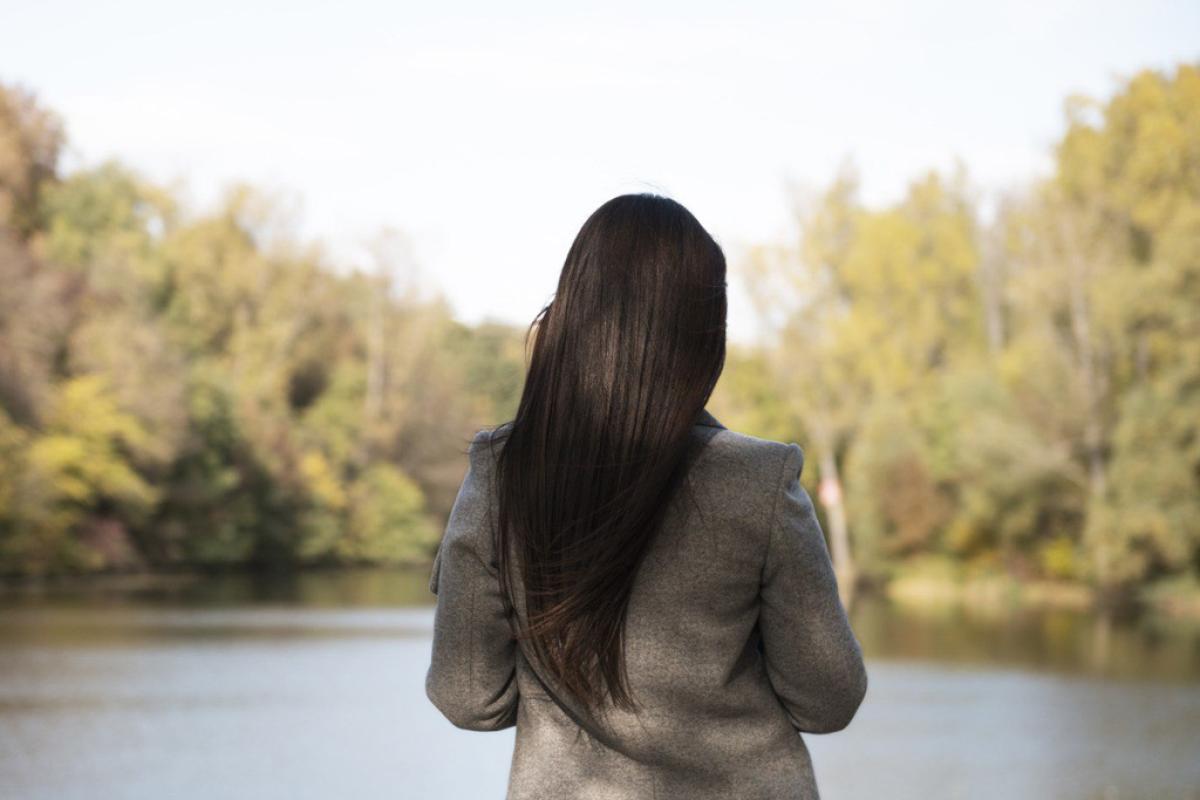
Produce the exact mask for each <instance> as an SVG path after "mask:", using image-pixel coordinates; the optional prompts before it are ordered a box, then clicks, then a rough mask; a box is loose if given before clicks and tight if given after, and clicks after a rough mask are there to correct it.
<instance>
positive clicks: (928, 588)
mask: <svg viewBox="0 0 1200 800" xmlns="http://www.w3.org/2000/svg"><path fill="white" fill-rule="evenodd" d="M431 567H432V561H429V562H408V563H400V564H390V565H369V564H359V565H312V566H303V567H280V568H273V569H264V568H261V567H248V566H243V567H230V568H222V569H203V568H196V567H192V568H185V567H181V568H178V569H167V570H137V571H112V572H92V573H71V574H60V575H47V576H38V577H29V576H19V577H18V576H7V577H0V600H3V599H4V598H6V597H8V598H19V597H23V596H24V597H28V596H30V595H39V594H50V595H54V594H59V593H73V592H88V591H99V592H117V593H121V592H138V591H147V590H156V589H161V590H171V589H179V588H185V587H187V586H188V585H189V584H194V583H204V582H206V581H212V580H246V581H254V580H263V581H267V582H272V581H288V580H296V579H300V578H304V577H309V576H315V575H333V576H343V577H349V576H351V575H353V574H354V573H360V574H362V573H371V574H386V573H395V574H397V575H401V574H404V575H411V574H421V573H427V572H428V570H429V569H430V568H431ZM855 592H856V593H862V594H864V595H873V596H878V597H882V598H884V599H886V600H887V601H889V602H893V603H896V604H897V605H901V606H907V607H910V608H914V609H922V608H924V609H934V608H970V609H973V610H978V611H996V612H1004V611H1011V610H1025V609H1066V610H1072V611H1080V612H1097V611H1100V610H1103V609H1105V608H1113V606H1114V602H1113V599H1112V598H1110V597H1106V596H1105V595H1104V594H1103V593H1101V592H1098V591H1096V590H1095V589H1094V588H1093V587H1091V586H1089V585H1088V584H1085V583H1080V582H1077V581H1052V580H1035V581H1019V580H1017V579H1015V578H1012V577H1010V576H1007V575H1004V574H988V575H981V576H964V575H961V574H956V573H954V572H951V571H942V570H939V571H937V572H933V573H931V572H926V571H923V570H904V569H897V570H895V571H894V572H892V574H891V575H890V577H880V578H878V579H871V578H869V577H864V578H863V579H862V580H861V581H860V582H859V585H858V586H857V587H856V590H855ZM1122 605H1123V606H1124V607H1125V608H1129V607H1131V606H1132V607H1133V608H1134V610H1136V611H1145V612H1149V613H1153V614H1158V615H1162V616H1165V617H1170V618H1176V619H1183V620H1192V621H1200V582H1198V581H1195V580H1191V579H1188V578H1175V579H1172V580H1167V581H1159V582H1156V583H1152V584H1147V585H1145V586H1142V587H1138V588H1137V589H1136V590H1135V591H1134V592H1133V593H1132V594H1131V595H1130V596H1129V597H1128V598H1125V599H1122V600H1120V601H1117V603H1116V606H1117V607H1121V606H1122Z"/></svg>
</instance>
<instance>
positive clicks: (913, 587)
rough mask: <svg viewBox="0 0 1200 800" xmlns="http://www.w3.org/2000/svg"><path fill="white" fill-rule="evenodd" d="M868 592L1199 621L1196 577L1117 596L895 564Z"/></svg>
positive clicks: (953, 568)
mask: <svg viewBox="0 0 1200 800" xmlns="http://www.w3.org/2000/svg"><path fill="white" fill-rule="evenodd" d="M870 584H871V586H870V590H871V591H878V592H879V593H881V594H883V595H884V596H885V597H887V598H888V599H889V600H891V601H893V602H896V603H899V604H901V605H906V606H913V607H933V606H968V607H972V608H978V609H994V610H1003V609H1006V608H1066V609H1072V610H1078V611H1088V610H1097V609H1103V608H1110V609H1115V610H1118V611H1145V612H1149V613H1153V614H1160V615H1163V616H1167V617H1173V618H1182V619H1189V620H1195V621H1200V581H1197V580H1196V579H1195V578H1192V577H1187V576H1184V577H1176V578H1172V579H1168V580H1163V581H1157V582H1155V583H1151V584H1147V585H1145V586H1142V587H1138V588H1136V589H1134V590H1132V591H1130V592H1127V593H1124V594H1122V595H1120V596H1111V595H1105V594H1104V593H1102V592H1099V591H1097V590H1096V589H1095V588H1094V587H1092V586H1090V585H1088V584H1085V583H1081V582H1078V581H1064V580H1058V581H1055V580H1019V579H1017V578H1015V577H1013V576H1011V575H1007V574H1003V573H995V572H989V573H974V574H973V573H971V572H969V571H968V570H966V569H963V568H961V567H958V566H957V565H953V564H945V563H926V564H919V565H910V566H907V567H898V568H896V569H894V570H893V571H892V572H891V573H890V574H888V575H887V576H885V577H884V578H883V579H882V580H877V581H874V582H870Z"/></svg>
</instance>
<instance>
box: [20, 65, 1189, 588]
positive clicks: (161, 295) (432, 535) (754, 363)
mask: <svg viewBox="0 0 1200 800" xmlns="http://www.w3.org/2000/svg"><path fill="white" fill-rule="evenodd" d="M1063 108H1064V114H1063V128H1062V131H1061V135H1060V136H1059V138H1058V140H1057V142H1055V144H1054V148H1053V154H1052V163H1053V169H1052V171H1051V173H1050V174H1047V175H1043V176H1037V177H1035V178H1031V179H1030V180H1029V181H1028V183H1027V184H1026V185H1024V186H1022V188H1021V189H1020V190H1019V191H1010V192H1006V193H1005V194H1004V195H1003V196H1002V197H1000V198H999V199H998V200H997V201H996V202H995V203H994V204H993V207H991V208H990V209H989V213H986V214H985V213H984V208H983V203H982V202H981V200H980V198H979V192H978V191H977V190H976V189H975V188H974V187H973V185H972V183H971V180H970V178H969V175H968V172H967V168H966V166H961V165H960V166H959V168H958V169H957V170H955V171H953V172H950V173H948V174H947V173H942V172H938V171H930V172H928V173H926V174H924V175H920V176H916V177H915V178H914V179H913V180H912V182H911V183H910V184H909V187H908V190H907V193H906V195H905V196H904V197H903V198H902V199H901V200H899V201H898V202H896V203H895V204H893V205H889V206H886V207H872V206H868V205H866V204H864V203H863V202H862V201H861V200H860V198H859V178H858V176H857V174H856V171H855V169H854V167H853V166H851V165H847V166H846V167H845V168H843V169H842V170H841V171H840V172H839V174H838V176H837V177H836V178H835V179H834V180H833V181H832V182H830V184H829V185H827V186H823V187H821V188H820V189H819V190H815V191H809V192H804V193H796V196H795V197H794V198H793V200H794V211H795V223H796V224H795V233H794V236H793V237H792V240H791V241H788V242H764V243H762V244H761V245H760V246H756V247H754V248H752V249H751V250H750V251H749V252H748V253H747V254H746V255H745V257H744V258H739V260H738V261H737V263H731V265H730V266H731V271H733V272H735V273H736V275H735V276H731V280H734V279H736V280H743V281H745V285H746V286H747V287H748V289H749V291H750V293H751V296H752V297H753V298H754V301H755V304H756V309H757V313H759V314H761V316H762V319H763V320H764V321H766V322H767V323H768V327H769V336H768V337H767V338H765V339H764V340H763V341H762V342H761V343H760V344H758V345H755V346H753V347H751V346H737V347H731V348H730V351H729V357H728V360H727V364H726V370H725V374H724V376H723V378H722V380H721V383H720V385H719V387H718V389H717V391H716V394H715V395H714V397H713V400H712V402H711V403H710V404H709V408H710V410H712V411H713V413H714V414H715V415H716V416H717V417H718V418H719V419H720V420H721V421H722V423H723V424H725V425H726V426H728V427H731V428H736V429H739V430H744V431H746V432H748V433H752V434H755V435H759V436H765V437H770V438H775V439H780V440H787V441H795V442H797V443H799V444H801V446H802V447H803V448H804V451H805V453H806V464H805V468H804V474H803V478H802V480H803V483H804V485H805V486H806V488H808V489H809V490H810V492H811V493H812V495H813V497H814V499H815V500H819V502H818V503H817V505H818V508H819V510H820V514H821V518H822V523H823V526H824V528H825V531H826V533H827V535H828V537H829V543H830V551H831V553H832V555H833V558H834V560H835V564H836V566H837V569H838V572H839V576H840V578H841V579H843V580H846V581H848V582H851V583H859V582H864V583H870V582H883V583H886V582H887V581H890V580H898V579H899V578H900V577H902V576H904V575H910V576H911V575H917V574H925V575H949V576H954V577H955V578H956V579H959V578H963V577H964V576H965V577H969V576H1002V577H1004V578H1005V579H1006V580H1010V581H1013V582H1015V583H1017V584H1037V583H1047V584H1062V585H1069V586H1077V587H1084V588H1086V590H1087V591H1088V592H1089V593H1094V594H1098V595H1103V596H1114V597H1120V596H1125V595H1130V594H1135V593H1145V592H1151V593H1152V592H1154V591H1165V592H1167V595H1166V596H1171V594H1170V593H1171V592H1175V591H1191V592H1194V591H1196V587H1197V586H1198V585H1200V583H1198V575H1200V65H1197V64H1181V65H1178V66H1177V67H1176V68H1174V69H1173V70H1169V71H1155V70H1145V71H1142V72H1140V73H1137V74H1135V75H1133V76H1131V77H1128V78H1127V79H1125V80H1124V81H1123V82H1122V83H1121V85H1120V86H1119V87H1118V88H1117V89H1116V90H1115V91H1114V92H1113V93H1112V95H1111V96H1110V97H1107V98H1100V99H1097V98H1091V97H1084V96H1074V97H1070V98H1066V99H1065V101H1064V104H1063ZM63 131H64V127H63V123H62V121H61V119H60V118H59V117H58V116H57V115H56V114H55V112H54V111H53V109H50V108H47V107H45V106H44V105H43V104H42V103H41V102H40V101H39V99H38V98H37V96H36V94H34V93H33V92H32V91H31V90H29V89H26V88H24V87H20V86H15V85H10V84H2V83H0V575H3V576H5V577H6V578H8V579H21V578H29V577H36V576H53V575H66V574H78V573H93V572H113V571H117V572H120V571H149V570H176V569H227V568H239V569H242V568H255V569H262V568H281V567H282V568H291V567H306V566H318V565H320V566H335V565H356V564H381V565H382V564H405V563H408V564H420V563H427V562H428V561H429V559H430V558H431V557H432V554H433V552H434V550H435V548H436V547H437V543H438V541H439V537H440V535H441V531H442V526H443V525H444V523H445V520H446V517H447V514H448V512H449V508H450V506H451V504H452V503H453V500H454V497H455V494H456V492H457V489H458V485H459V481H460V480H461V478H462V472H463V469H464V468H465V460H464V454H465V452H466V447H467V443H468V442H469V441H470V437H471V435H472V434H473V433H474V431H476V430H477V429H478V428H480V427H484V426H487V425H492V424H496V423H498V422H500V421H503V420H505V419H508V418H510V417H511V415H512V413H513V412H514V411H515V408H516V402H517V399H518V398H519V396H520V391H521V385H522V380H523V373H524V337H525V330H524V329H521V328H516V327H512V326H508V325H504V324H499V323H486V324H480V325H474V326H472V325H466V324H463V323H461V322H459V321H457V320H456V319H455V318H454V316H453V314H452V313H451V309H450V305H449V304H448V302H447V301H446V300H445V299H444V298H442V297H435V298H433V299H428V298H424V297H421V296H419V295H418V294H417V293H415V292H414V291H413V290H412V288H411V286H410V285H409V284H408V283H407V282H406V281H404V280H403V275H404V272H405V270H406V269H407V268H408V262H407V261H406V259H405V256H404V248H403V247H402V246H400V243H399V241H398V234H395V233H389V232H386V231H385V232H383V233H381V234H380V235H379V238H378V240H377V242H376V246H375V247H374V248H372V253H373V257H374V259H375V264H374V265H373V266H372V267H371V268H369V269H364V268H361V267H360V268H350V267H348V266H347V265H345V264H339V263H337V261H336V259H335V258H334V257H333V256H331V255H330V254H329V253H328V252H326V251H325V250H324V249H323V248H322V245H321V244H320V243H319V242H310V241H305V240H304V239H302V238H301V237H300V236H298V235H297V234H296V233H295V231H294V229H293V227H292V226H290V225H289V223H288V220H287V215H286V213H284V210H283V209H281V208H280V207H279V205H278V203H277V202H276V201H274V200H273V199H272V198H271V197H270V196H268V195H266V194H264V193H263V192H260V191H257V190H256V189H255V188H254V187H252V186H245V185H240V186H235V187H231V188H230V189H229V191H228V192H227V193H226V195H225V196H224V198H223V200H222V201H221V202H220V203H218V204H216V206H215V207H213V208H207V209H201V210H197V209H193V208H190V207H188V205H187V203H185V202H184V200H183V198H182V197H181V196H179V194H178V193H177V192H176V191H173V190H172V189H170V188H169V187H165V186H161V185H156V184H154V183H153V182H151V181H148V180H146V179H145V178H143V177H142V176H141V175H139V174H138V172H137V171H136V170H135V169H133V168H132V167H130V166H128V165H124V164H121V163H115V162H108V163H102V164H99V165H90V166H86V167H81V168H79V169H77V170H73V171H66V170H64V169H63V168H62V166H61V164H60V161H61V160H62V159H61V156H62V153H63V151H64V147H65V145H66V142H65V140H64V133H63ZM398 224H400V225H401V226H402V225H403V220H399V221H398ZM1163 587H1166V589H1164V588H1163Z"/></svg>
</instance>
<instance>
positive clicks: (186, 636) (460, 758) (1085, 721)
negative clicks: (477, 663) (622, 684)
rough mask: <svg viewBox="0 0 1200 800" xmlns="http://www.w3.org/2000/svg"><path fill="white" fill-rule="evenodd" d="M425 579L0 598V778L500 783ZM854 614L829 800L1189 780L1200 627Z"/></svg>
mask: <svg viewBox="0 0 1200 800" xmlns="http://www.w3.org/2000/svg"><path fill="white" fill-rule="evenodd" d="M426 577H427V576H426V575H425V574H424V573H423V572H422V571H420V570H418V571H410V572H383V571H370V572H350V573H308V574H304V575H301V576H298V577H291V578H286V579H280V580H271V581H267V580H262V579H259V580H251V579H249V578H245V577H232V578H221V579H216V578H209V579H169V580H151V581H133V582H131V583H130V582H126V583H125V584H123V585H114V586H112V587H111V588H105V589H97V588H94V587H93V588H88V589H77V590H72V591H58V590H56V591H52V592H43V593H39V594H30V593H20V594H14V593H8V594H5V595H0V798H5V799H6V800H7V799H8V798H36V799H40V798H47V799H49V798H55V799H56V800H57V799H58V798H62V799H63V800H71V799H72V798H89V799H90V798H154V799H155V800H159V799H160V798H179V799H180V800H193V799H195V800H200V799H201V798H204V799H205V800H207V799H208V798H214V797H220V798H342V797H353V798H364V799H365V798H470V799H472V800H473V799H474V798H489V797H494V798H502V797H503V795H504V789H505V783H506V780H507V775H508V764H509V758H510V757H511V753H512V744H513V731H512V730H511V729H510V730H507V731H501V732H497V733H486V734H485V733H474V732H469V731H460V730H458V729H456V728H454V727H453V726H451V725H450V724H449V723H448V722H446V721H445V720H444V719H442V717H441V716H440V715H439V714H438V712H437V710H436V709H434V708H433V707H432V706H431V705H430V704H429V703H428V701H427V700H426V699H425V695H424V676H425V669H426V667H427V666H428V660H429V647H430V633H431V625H432V608H431V607H430V606H429V605H428V601H429V600H430V599H431V596H430V595H429V594H428V590H427V589H426V587H425V583H424V581H425V578H426ZM852 617H853V621H854V626H855V630H856V632H857V633H858V634H859V637H860V639H861V640H862V642H863V646H864V649H865V651H866V654H867V661H868V673H869V676H870V686H869V689H868V693H867V698H866V700H865V701H864V704H863V706H862V708H861V709H860V711H859V713H858V716H857V717H856V718H855V720H854V722H853V723H852V724H851V726H850V727H849V728H848V729H847V730H845V731H842V732H839V733H836V734H832V735H827V736H815V735H806V737H805V738H806V741H807V742H808V745H809V748H810V749H811V751H812V753H813V759H814V763H815V765H816V770H817V778H818V782H819V784H820V787H821V791H822V797H823V798H825V800H857V799H858V798H864V799H865V798H871V800H875V799H876V798H881V797H887V798H896V799H903V798H921V800H928V799H930V798H970V799H971V800H975V799H976V798H983V799H987V798H1006V799H1008V798H1104V799H1105V800H1125V799H1131V800H1132V799H1139V798H1146V799H1147V800H1149V799H1151V798H1153V799H1154V800H1159V799H1171V798H1180V799H1181V800H1183V799H1186V800H1193V799H1194V798H1200V626H1197V625H1194V624H1186V623H1182V622H1169V621H1166V620H1159V619H1154V618H1143V619H1139V620H1111V619H1102V618H1097V617H1093V616H1090V615H1088V614H1084V613H1079V612H1066V611H1040V612H1035V611H1024V612H1016V611H992V612H988V613H986V614H984V613H979V612H973V613H968V612H964V611H941V612H937V613H931V612H917V611H913V610H906V609H903V608H899V607H896V606H893V605H889V604H887V603H884V602H880V601H876V600H871V599H865V600H863V601H862V602H858V603H856V604H855V606H854V609H853V612H852Z"/></svg>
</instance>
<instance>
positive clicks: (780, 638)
mask: <svg viewBox="0 0 1200 800" xmlns="http://www.w3.org/2000/svg"><path fill="white" fill-rule="evenodd" d="M803 469H804V452H803V451H802V450H801V449H800V446H799V445H797V444H789V445H788V451H787V453H786V454H785V456H784V460H783V474H782V476H781V477H780V479H779V483H778V484H777V485H776V495H775V499H774V503H775V509H774V513H773V516H772V522H771V528H770V531H769V533H768V543H767V555H766V559H765V561H764V564H763V574H762V586H761V598H760V600H761V604H760V609H759V627H760V630H761V633H762V641H761V643H760V645H761V649H762V652H763V656H764V659H765V666H766V670H767V675H768V677H769V678H770V681H771V685H772V687H773V688H774V690H775V693H776V695H777V696H778V697H779V700H780V702H781V703H782V705H783V707H784V709H785V710H786V711H787V713H788V716H789V717H790V718H791V722H792V726H793V727H794V728H796V730H798V731H807V732H810V733H830V732H833V731H838V730H841V729H842V728H845V727H846V726H847V725H849V724H850V720H851V719H852V718H853V717H854V715H855V713H856V712H857V710H858V707H859V706H860V705H861V704H862V701H863V697H864V695H865V694H866V691H867V672H866V667H865V665H864V663H863V656H862V649H861V647H860V645H859V642H858V640H857V639H856V638H855V636H854V632H853V631H852V630H851V628H850V620H849V618H848V616H847V614H846V609H845V607H844V606H843V605H842V601H841V598H840V597H839V595H838V585H837V578H836V576H835V574H834V571H833V564H832V561H831V560H830V557H829V550H828V548H827V546H826V544H825V536H824V534H823V532H822V531H821V526H820V523H819V522H818V521H817V515H816V510H815V509H814V508H813V503H812V500H811V498H810V497H809V495H808V492H807V491H805V489H804V487H803V486H801V485H800V473H801V472H802V471H803Z"/></svg>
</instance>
